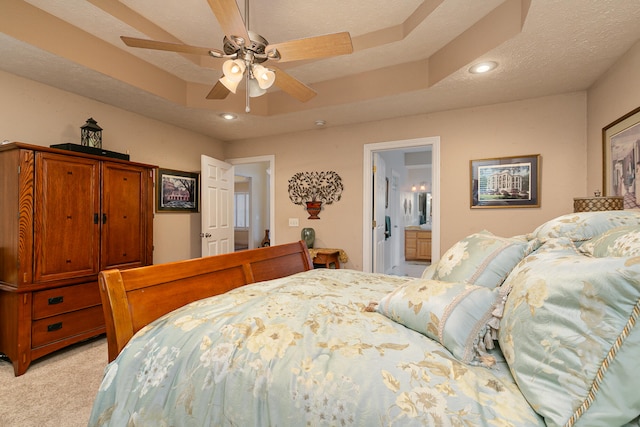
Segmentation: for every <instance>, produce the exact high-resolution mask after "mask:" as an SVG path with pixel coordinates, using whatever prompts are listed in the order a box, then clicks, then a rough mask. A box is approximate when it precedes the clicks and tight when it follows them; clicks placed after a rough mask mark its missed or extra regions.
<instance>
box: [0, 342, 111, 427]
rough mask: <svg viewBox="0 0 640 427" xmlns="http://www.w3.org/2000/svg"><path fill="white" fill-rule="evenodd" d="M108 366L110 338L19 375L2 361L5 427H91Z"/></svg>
mask: <svg viewBox="0 0 640 427" xmlns="http://www.w3.org/2000/svg"><path fill="white" fill-rule="evenodd" d="M106 366H107V339H106V338H105V337H104V336H102V337H98V338H94V339H91V340H89V341H85V342H83V343H80V344H76V345H73V346H71V347H68V348H66V349H63V350H60V351H57V352H55V353H53V354H50V355H48V356H45V357H43V358H41V359H37V360H35V361H34V362H32V363H31V366H30V367H29V369H27V372H26V373H25V374H23V375H21V376H19V377H14V375H13V365H11V363H9V362H6V361H0V390H1V391H2V398H0V426H3V427H5V426H6V427H13V426H16V427H17V426H20V427H32V426H33V427H76V426H78V427H79V426H83V427H86V425H87V422H88V421H89V415H90V414H91V406H92V405H93V400H94V398H95V396H96V393H97V391H98V387H99V386H100V381H102V373H103V371H104V368H105V367H106Z"/></svg>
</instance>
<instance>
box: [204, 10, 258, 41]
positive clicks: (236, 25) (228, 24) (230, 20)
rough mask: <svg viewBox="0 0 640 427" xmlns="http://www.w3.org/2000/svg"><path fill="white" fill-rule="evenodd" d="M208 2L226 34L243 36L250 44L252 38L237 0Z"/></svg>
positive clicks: (228, 35)
mask: <svg viewBox="0 0 640 427" xmlns="http://www.w3.org/2000/svg"><path fill="white" fill-rule="evenodd" d="M208 2H209V7H211V10H212V11H213V14H214V15H215V16H216V19H217V20H218V22H219V23H220V27H221V28H222V31H224V34H225V35H226V36H227V37H228V38H230V39H233V36H235V37H242V38H243V39H244V40H245V43H246V44H247V46H248V45H249V44H250V43H251V41H250V40H251V39H250V38H249V32H248V31H247V27H246V26H245V25H244V21H243V20H242V15H240V9H238V4H237V3H236V0H208Z"/></svg>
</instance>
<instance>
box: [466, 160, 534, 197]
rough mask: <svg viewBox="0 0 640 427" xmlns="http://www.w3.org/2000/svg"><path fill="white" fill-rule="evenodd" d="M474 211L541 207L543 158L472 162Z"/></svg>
mask: <svg viewBox="0 0 640 427" xmlns="http://www.w3.org/2000/svg"><path fill="white" fill-rule="evenodd" d="M470 166H471V208H472V209H476V208H538V207H540V155H539V154H534V155H527V156H517V157H499V158H495V159H481V160H471V162H470Z"/></svg>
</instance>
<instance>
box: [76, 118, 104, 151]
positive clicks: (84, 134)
mask: <svg viewBox="0 0 640 427" xmlns="http://www.w3.org/2000/svg"><path fill="white" fill-rule="evenodd" d="M80 130H81V132H80V141H81V142H82V145H84V146H87V147H93V148H102V128H101V127H100V126H98V122H96V121H95V120H93V117H90V118H88V119H87V122H86V123H85V124H84V126H82V127H81V128H80Z"/></svg>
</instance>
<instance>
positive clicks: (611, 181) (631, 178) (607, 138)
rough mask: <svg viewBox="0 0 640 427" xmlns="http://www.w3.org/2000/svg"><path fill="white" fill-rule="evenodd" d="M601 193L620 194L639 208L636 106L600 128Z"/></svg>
mask: <svg viewBox="0 0 640 427" xmlns="http://www.w3.org/2000/svg"><path fill="white" fill-rule="evenodd" d="M602 142H603V153H602V154H603V156H602V159H603V167H602V174H603V178H602V189H603V191H604V196H622V197H623V198H624V208H625V209H635V208H640V107H639V108H636V109H635V110H633V111H631V112H629V113H627V114H625V115H624V116H622V117H620V118H619V119H618V120H616V121H614V122H613V123H611V124H609V125H607V126H606V127H604V128H603V129H602Z"/></svg>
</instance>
